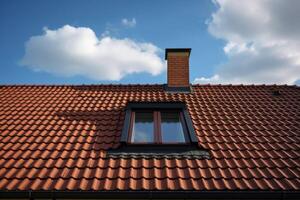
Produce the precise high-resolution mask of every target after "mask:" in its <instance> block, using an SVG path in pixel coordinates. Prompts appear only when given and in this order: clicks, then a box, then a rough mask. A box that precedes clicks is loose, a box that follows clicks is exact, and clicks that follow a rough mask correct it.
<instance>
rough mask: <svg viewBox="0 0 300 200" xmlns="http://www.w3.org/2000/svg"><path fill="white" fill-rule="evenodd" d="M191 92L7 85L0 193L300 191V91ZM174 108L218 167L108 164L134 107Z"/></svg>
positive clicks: (0, 98)
mask: <svg viewBox="0 0 300 200" xmlns="http://www.w3.org/2000/svg"><path fill="white" fill-rule="evenodd" d="M192 87H193V92H192V93H167V92H165V91H164V90H163V85H83V86H68V85H66V86H30V85H27V86H1V87H0V190H1V191H15V190H19V191H27V190H30V191H41V190H45V191H52V190H60V191H79V190H81V191H113V190H122V191H125V190H139V191H141V190H151V191H156V190H159V191H165V190H188V191H216V190H243V191H248V190H265V191H267V190H299V189H300V88H299V87H297V86H284V85H283V86H278V85H270V86H265V85H256V86H253V85H249V86H243V85H238V86H232V85H193V86H192ZM274 91H277V92H275V93H274ZM278 91H279V92H278ZM174 101H176V102H185V103H186V105H187V109H188V112H189V114H190V116H191V119H192V122H193V126H194V128H195V131H196V134H197V137H198V140H199V142H198V145H199V146H201V147H202V148H204V149H206V150H207V151H208V152H209V154H210V158H199V159H197V158H192V157H191V158H168V157H167V158H165V157H157V158H156V157H153V158H143V157H142V158H130V157H129V158H128V157H121V158H118V157H107V156H106V151H107V150H109V149H117V148H118V147H119V146H120V142H119V141H120V138H121V131H122V127H123V123H124V116H125V107H126V105H127V103H128V102H174Z"/></svg>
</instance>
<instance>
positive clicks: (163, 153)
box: [106, 144, 210, 159]
mask: <svg viewBox="0 0 300 200" xmlns="http://www.w3.org/2000/svg"><path fill="white" fill-rule="evenodd" d="M106 156H107V157H109V158H167V159H168V158H169V159H171V158H177V159H180V158H186V159H209V158H210V155H209V152H208V151H207V150H204V149H199V147H198V146H196V145H195V144H194V145H125V146H124V145H123V146H122V147H121V148H119V149H111V150H108V151H107V154H106Z"/></svg>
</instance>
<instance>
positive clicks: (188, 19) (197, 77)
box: [0, 0, 300, 84]
mask: <svg viewBox="0 0 300 200" xmlns="http://www.w3.org/2000/svg"><path fill="white" fill-rule="evenodd" d="M234 6H235V4H234V3H233V4H232V5H229V6H228V5H225V4H222V3H221V2H219V3H218V2H217V3H213V2H212V1H210V0H203V1H199V0H189V1H184V0H172V1H158V0H154V1H133V0H130V1H100V0H94V1H93V0H89V1H79V0H72V1H71V0H70V1H66V0H64V1H53V0H51V1H50V0H49V1H37V0H36V1H32V0H29V1H14V0H12V1H11V0H10V1H8V0H2V1H1V2H0V27H1V28H0V44H1V45H0V84H24V83H25V84H90V83H94V84H97V83H124V84H125V83H165V82H166V72H165V70H163V69H162V68H163V67H160V68H159V69H158V68H156V66H155V63H151V61H149V59H148V61H143V60H134V59H133V58H131V59H129V60H126V51H125V52H124V57H125V58H124V62H123V64H120V62H121V61H115V62H108V61H105V62H101V61H99V63H98V61H97V60H95V58H93V59H94V60H92V61H89V60H88V61H84V62H83V61H82V62H81V60H85V59H86V57H84V59H81V58H80V59H81V60H80V59H79V61H78V65H79V66H77V67H74V68H72V67H73V66H74V65H76V63H75V64H74V62H75V61H72V62H71V63H68V60H70V59H64V58H62V57H63V56H64V54H63V53H66V52H65V51H62V53H60V50H61V49H57V48H56V47H55V45H56V44H64V43H63V42H64V41H63V42H61V40H62V38H61V37H60V36H58V35H56V36H57V37H60V38H59V39H57V38H56V39H54V40H51V39H49V37H50V36H49V37H48V38H45V37H43V36H45V35H46V32H47V31H49V30H50V31H54V32H55V33H56V31H57V32H59V31H58V30H61V31H60V33H62V34H63V31H66V30H67V27H66V25H69V29H70V30H72V31H73V32H75V33H79V34H78V35H77V36H78V37H81V36H82V35H85V33H86V32H88V35H89V36H88V38H90V39H91V38H92V39H93V37H92V35H93V34H92V33H94V34H95V35H96V37H97V38H98V39H97V41H98V40H99V41H100V43H101V40H102V39H103V38H106V39H110V40H116V41H117V42H116V43H113V42H109V44H111V45H115V44H116V45H118V44H121V45H128V42H127V43H126V44H124V43H123V42H124V41H125V40H126V38H128V39H129V40H130V42H129V43H130V44H129V45H131V47H130V48H135V49H134V54H129V55H145V54H144V53H143V52H144V51H146V53H148V54H147V55H146V57H147V56H148V57H147V58H152V57H153V56H154V57H155V56H157V57H155V58H156V59H158V60H157V63H163V62H164V61H163V60H164V49H165V48H169V47H188V48H192V54H191V57H190V80H191V82H197V83H206V82H209V83H219V82H220V83H228V82H230V81H233V83H288V84H294V83H297V80H299V78H300V75H299V73H300V70H299V69H300V68H299V63H297V62H296V61H297V59H298V58H299V55H298V54H297V55H295V57H293V58H294V59H293V60H292V61H293V62H292V61H291V60H288V59H287V58H290V57H288V56H286V57H285V58H284V59H282V58H281V57H282V56H278V55H277V54H276V52H277V51H276V52H273V50H271V49H274V47H270V46H268V45H266V44H267V43H266V42H265V41H264V40H263V39H262V38H263V37H264V36H261V35H264V34H262V33H260V32H259V31H256V32H253V33H252V32H251V31H249V35H250V36H248V35H247V34H248V33H247V34H246V36H245V33H244V32H243V31H242V30H245V27H243V26H242V25H240V24H243V23H248V22H249V21H250V22H251V20H255V19H256V18H257V17H261V16H259V15H256V14H253V16H251V17H250V18H249V17H248V18H245V17H243V15H244V13H241V12H239V11H237V10H236V9H232V8H234ZM245 6H246V7H247V6H248V7H249V6H250V7H251V6H252V5H248V4H247V5H245ZM257 6H260V7H261V9H267V10H266V12H267V13H269V15H270V16H271V17H272V16H273V15H274V13H275V12H273V10H268V9H269V8H267V5H264V4H260V3H257V5H254V7H255V8H257ZM221 7H223V8H225V9H227V10H228V11H227V10H225V11H222V12H221V9H220V8H221ZM273 7H275V8H278V7H280V5H278V6H277V7H276V6H273ZM291 7H292V6H291ZM291 7H288V8H283V11H282V12H283V14H282V16H285V15H284V13H288V12H290V9H291ZM275 8H274V10H276V9H275ZM284 9H285V10H284ZM241 10H243V9H241ZM226 11H227V12H228V13H229V14H227V13H226ZM277 12H278V9H277ZM295 12H296V11H295ZM279 13H280V12H279ZM233 14H235V15H236V16H235V18H232V17H231V15H233ZM276 15H277V14H276ZM262 17H264V16H262ZM279 17H281V15H280V16H279ZM239 18H241V20H240V21H236V20H239ZM252 18H253V19H252ZM275 18H276V17H274V19H275ZM219 19H227V21H226V20H224V22H222V20H219ZM280 19H281V18H280ZM122 20H123V21H122ZM124 20H125V21H124ZM126 20H127V22H128V23H126ZM230 20H233V21H232V23H230V24H237V25H236V26H234V27H231V26H227V25H226V23H228V21H229V22H230ZM234 20H235V21H234ZM243 20H244V21H243ZM245 20H246V21H245ZM247 20H248V21H247ZM237 22H238V23H237ZM266 23H267V22H266ZM268 23H269V24H265V26H266V27H267V28H268V26H270V27H269V29H268V30H273V28H272V24H273V23H271V22H268ZM294 23H297V22H294ZM239 25H240V26H241V27H238V26H239ZM263 25H264V24H263ZM292 25H293V26H295V25H298V24H291V26H292ZM249 26H250V27H253V26H254V27H253V29H254V30H256V29H255V28H256V27H255V26H256V25H253V24H251V23H250V24H249ZM257 26H258V25H257ZM64 27H65V28H64ZM81 27H85V28H87V29H85V30H83V29H79V28H81ZM69 29H68V30H69ZM80 30H81V31H80ZM257 30H259V29H257ZM268 30H264V32H263V33H265V32H268ZM50 31H49V34H50ZM296 31H298V30H296ZM257 32H258V33H257ZM270 32H271V31H270ZM280 33H281V32H280ZM257 35H259V36H257ZM273 35H276V37H275V36H274V37H273ZM277 35H278V34H277V33H276V34H275V33H274V34H273V33H272V34H271V33H270V34H269V35H268V37H269V38H272V39H273V41H275V42H277V41H279V40H280V41H282V38H284V39H286V40H287V38H288V41H289V40H292V39H293V41H294V40H295V38H293V37H295V36H290V35H287V34H285V33H283V34H282V35H283V36H280V37H281V38H278V37H277ZM34 36H41V38H40V39H39V40H36V41H35V42H33V40H30V38H32V37H34ZM77 36H76V37H77ZM233 36H238V37H233ZM249 38H250V39H249ZM44 39H46V40H44ZM88 40H89V39H88ZM29 41H31V42H29ZM45 41H46V42H45ZM51 41H52V42H53V41H54V42H53V43H51ZM82 41H83V42H81V43H79V44H78V45H79V46H80V45H85V44H84V41H85V40H82ZM99 41H98V42H99ZM262 41H263V42H262ZM26 42H27V43H28V46H27V49H26V47H25V44H26ZM43 42H44V43H43ZM55 42H56V43H55ZM297 42H298V40H297ZM41 43H42V44H41ZM49 43H50V44H49ZM75 43H76V41H75ZM144 44H151V45H152V46H154V47H155V50H152V49H153V48H152V46H151V48H150V47H147V48H146V49H142V50H140V48H143V45H144ZM278 44H279V43H276V45H277V46H278ZM97 45H98V43H97V44H96V46H97ZM288 45H289V44H288ZM132 46H134V47H132ZM136 46H137V47H136ZM290 47H291V45H290V46H280V49H279V51H284V49H287V48H289V49H290ZM47 48H49V49H50V48H53V50H51V51H50V50H49V49H47ZM97 48H98V47H97ZM101 48H102V47H101ZM103 48H104V49H105V47H103ZM103 48H102V49H103ZM292 48H294V50H295V51H296V50H297V47H294V46H293V47H292ZM32 49H33V50H32ZM34 49H35V51H34ZM82 49H84V48H81V50H82ZM116 49H117V47H116ZM158 49H161V51H160V50H158ZM253 49H254V50H255V52H258V54H257V53H256V54H254V53H253V52H254V50H253ZM69 51H75V50H74V49H72V48H70V49H69ZM95 51H96V52H98V50H95ZM109 51H110V48H108V49H107V52H109ZM49 52H50V53H49ZM53 52H59V53H57V54H60V55H57V54H55V53H53ZM86 52H89V51H84V52H81V51H80V52H79V54H78V55H79V57H80V56H81V55H82V54H85V53H86ZM265 52H267V53H268V54H267V53H265ZM47 53H49V54H51V55H48V54H47ZM121 54H123V52H122V53H121ZM265 54H266V55H265ZM76 55H77V54H76ZM93 55H94V54H93ZM95 55H98V54H97V53H95ZM118 55H120V53H119V54H115V55H114V56H115V57H116V56H118ZM257 55H259V57H258V56H257ZM289 55H291V54H289ZM55 56H59V58H56V57H55ZM85 56H86V55H85ZM105 56H106V57H107V55H106V54H105V55H103V57H101V58H105ZM37 57H39V58H40V57H43V58H44V57H45V58H49V59H48V60H47V59H46V60H47V61H40V60H38V58H37ZM88 57H89V56H88ZM283 57H284V56H283ZM262 58H268V59H269V60H264V59H262ZM277 58H278V59H277ZM56 59H57V60H59V61H61V60H62V61H63V63H65V62H66V63H67V64H66V65H69V67H68V68H67V69H62V68H63V67H62V68H60V67H57V68H56V67H53V66H52V65H53V64H55V63H53V62H54V61H55V60H56ZM111 59H114V58H111ZM122 59H123V58H122ZM159 59H160V60H159ZM244 59H246V62H244ZM247 59H249V61H248V60H247ZM271 61H272V62H276V63H272V62H271ZM95 62H96V64H91V63H95ZM126 62H128V64H126ZM270 62H271V63H270ZM81 63H83V64H82V65H80V64H81ZM136 63H141V64H140V66H141V67H140V66H138V67H136V68H134V67H133V68H132V69H130V70H129V69H128V70H127V69H122V67H124V68H130V66H131V65H135V64H136ZM245 63H246V64H245ZM295 63H296V64H295ZM51 64H52V65H51ZM105 64H107V66H112V67H116V68H115V69H116V70H117V71H118V70H119V71H118V73H119V72H120V73H121V74H119V75H116V74H115V75H113V74H111V73H106V71H109V70H110V69H112V68H111V67H106V66H105ZM92 65H96V66H97V65H99V66H101V65H102V69H101V70H102V71H101V70H100V71H99V70H97V69H95V66H92ZM253 65H255V66H256V67H253ZM289 65H290V66H291V67H290V68H288V70H287V69H284V67H289ZM127 66H128V67H127ZM257 66H258V67H257ZM272 66H274V67H273V68H272ZM93 70H96V71H95V72H93ZM103 70H104V71H103ZM126 70H127V71H126ZM155 70H156V72H154V71H155ZM75 71H76V73H74V72H75ZM272 71H276V74H278V73H280V72H282V71H288V72H287V73H286V74H284V75H283V74H282V73H281V75H274V73H275V72H272ZM152 72H153V73H152ZM272 73H273V74H272ZM223 74H224V75H223ZM249 74H251V76H250V75H249ZM101 76H102V77H101ZM109 76H112V77H109ZM274 76H275V77H276V78H274ZM98 77H99V78H98Z"/></svg>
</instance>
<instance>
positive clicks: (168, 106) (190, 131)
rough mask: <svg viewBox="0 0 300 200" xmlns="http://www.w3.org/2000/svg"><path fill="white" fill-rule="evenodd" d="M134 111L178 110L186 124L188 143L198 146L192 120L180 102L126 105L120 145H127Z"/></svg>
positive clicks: (132, 103)
mask: <svg viewBox="0 0 300 200" xmlns="http://www.w3.org/2000/svg"><path fill="white" fill-rule="evenodd" d="M134 109H180V110H181V111H182V113H183V116H184V120H185V122H186V126H187V130H188V134H189V137H190V142H191V143H192V144H198V138H197V137H196V133H195V130H194V127H193V123H192V119H191V117H190V115H189V113H188V111H187V108H186V105H185V103H182V102H164V103H163V102H159V103H155V102H149V103H140V102H131V103H128V105H127V107H126V113H125V121H124V126H123V130H122V136H121V143H123V144H124V143H125V144H126V143H127V141H128V137H129V127H130V117H131V112H132V110H134Z"/></svg>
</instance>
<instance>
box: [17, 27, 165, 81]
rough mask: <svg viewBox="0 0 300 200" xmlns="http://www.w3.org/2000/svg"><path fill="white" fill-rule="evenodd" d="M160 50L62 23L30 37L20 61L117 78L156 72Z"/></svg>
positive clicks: (47, 69) (159, 67) (161, 65)
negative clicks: (101, 35)
mask: <svg viewBox="0 0 300 200" xmlns="http://www.w3.org/2000/svg"><path fill="white" fill-rule="evenodd" d="M160 51H161V50H160V49H159V48H158V47H157V46H155V45H154V44H151V43H140V42H136V41H134V40H132V39H129V38H124V39H117V38H113V37H110V36H107V35H106V36H103V37H101V38H98V37H97V36H96V34H95V32H94V31H93V30H92V29H90V28H86V27H73V26H70V25H65V26H63V27H61V28H58V29H56V30H49V29H47V28H46V29H44V33H43V34H42V35H38V36H33V37H31V38H30V39H29V40H28V41H27V42H26V45H25V55H24V57H23V59H22V60H21V65H24V66H28V67H29V68H31V69H33V70H35V71H45V72H48V73H51V74H55V75H59V76H64V77H71V76H78V75H79V76H83V77H86V78H89V79H92V80H96V81H99V80H120V79H122V78H123V77H124V76H126V75H128V74H133V73H141V72H146V73H150V74H152V75H158V74H160V73H161V72H162V71H164V70H165V63H164V61H163V60H162V59H161V58H160V57H159V55H158V54H159V52H160Z"/></svg>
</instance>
